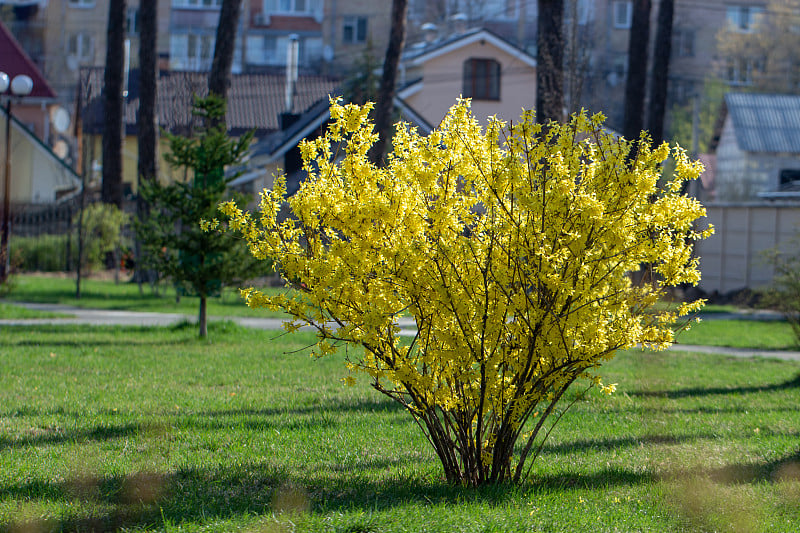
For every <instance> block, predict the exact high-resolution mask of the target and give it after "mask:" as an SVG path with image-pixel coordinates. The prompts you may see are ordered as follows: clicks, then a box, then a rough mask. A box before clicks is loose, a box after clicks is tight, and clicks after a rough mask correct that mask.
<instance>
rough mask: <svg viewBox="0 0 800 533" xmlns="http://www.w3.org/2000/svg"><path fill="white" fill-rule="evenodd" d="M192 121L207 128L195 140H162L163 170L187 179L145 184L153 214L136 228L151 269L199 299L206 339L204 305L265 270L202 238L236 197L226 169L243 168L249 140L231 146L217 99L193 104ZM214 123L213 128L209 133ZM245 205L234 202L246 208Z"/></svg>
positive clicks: (221, 236)
mask: <svg viewBox="0 0 800 533" xmlns="http://www.w3.org/2000/svg"><path fill="white" fill-rule="evenodd" d="M194 113H195V114H196V115H199V116H200V117H201V118H202V120H203V121H204V122H205V124H206V125H205V127H204V128H203V129H202V130H201V131H200V133H199V134H198V135H196V136H192V137H183V136H180V135H172V134H169V133H166V134H165V136H166V137H167V140H168V143H169V152H168V153H167V154H166V155H165V159H166V160H167V162H168V163H169V164H170V165H171V166H172V167H173V168H177V169H183V170H185V171H186V173H187V175H188V180H187V181H186V182H173V183H169V184H161V183H159V182H158V181H155V180H152V181H143V182H142V183H141V184H140V187H141V195H142V198H143V199H144V201H145V202H146V203H147V205H148V206H149V207H150V209H149V210H148V213H147V217H145V219H144V220H143V221H141V222H140V223H138V224H137V234H138V237H139V239H140V240H141V242H142V247H143V249H144V251H145V254H144V256H145V257H146V258H147V261H148V263H149V264H148V265H147V266H148V267H150V268H153V269H154V270H155V271H157V272H160V273H161V274H162V275H163V276H165V277H168V278H170V279H171V280H172V281H173V283H174V284H175V285H176V287H177V288H178V290H179V291H181V292H183V293H184V294H188V295H191V296H197V297H199V298H200V308H199V312H198V324H199V334H200V336H201V337H205V336H207V335H208V313H207V302H208V298H209V297H212V296H215V295H217V294H219V292H220V290H221V288H222V286H224V285H226V284H230V283H232V282H234V281H239V282H242V281H244V280H247V279H249V278H252V277H255V276H256V275H257V274H259V273H262V272H263V271H264V270H266V269H265V268H264V266H263V264H261V265H259V264H258V263H256V261H255V260H254V259H253V258H252V257H251V256H250V255H249V254H248V253H247V248H246V247H245V246H244V245H243V243H242V242H241V239H236V238H234V236H233V235H232V234H230V233H220V232H206V231H203V230H202V229H201V227H200V224H201V222H202V221H203V220H204V219H208V218H211V217H213V216H214V214H215V212H216V206H217V205H218V204H219V203H220V202H222V201H224V200H226V199H229V198H231V197H233V196H235V195H233V194H232V193H231V192H230V191H229V190H228V181H229V180H228V179H226V176H225V168H226V167H228V166H230V165H235V164H237V163H240V162H241V160H242V158H243V157H244V156H245V155H246V154H247V151H248V149H249V147H250V142H251V141H252V138H253V134H252V132H248V133H245V134H244V135H242V136H241V137H239V138H238V139H234V138H230V137H229V136H228V134H227V132H226V131H225V126H224V124H222V123H219V122H218V119H219V117H220V116H224V113H225V101H224V100H223V99H222V98H221V97H219V96H217V95H215V94H212V95H209V96H208V97H206V98H198V99H196V101H195V106H194ZM212 123H215V125H211V124H212ZM243 200H244V198H237V201H236V202H234V204H235V205H236V204H237V202H238V204H239V205H243V203H244V201H243Z"/></svg>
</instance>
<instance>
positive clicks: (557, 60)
mask: <svg viewBox="0 0 800 533" xmlns="http://www.w3.org/2000/svg"><path fill="white" fill-rule="evenodd" d="M537 24H538V35H537V37H536V48H537V51H536V65H537V67H536V117H537V120H538V121H539V122H540V123H545V122H547V121H549V120H554V121H556V122H563V121H564V116H563V115H564V0H539V18H538V21H537Z"/></svg>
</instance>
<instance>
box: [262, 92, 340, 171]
mask: <svg viewBox="0 0 800 533" xmlns="http://www.w3.org/2000/svg"><path fill="white" fill-rule="evenodd" d="M329 109H330V100H329V98H327V97H326V98H320V99H319V100H318V101H317V102H316V103H315V104H314V105H313V106H311V107H309V108H308V109H307V110H306V112H305V113H303V114H302V115H300V116H299V117H298V118H297V120H296V121H295V122H294V123H293V124H292V125H291V126H289V127H288V128H286V129H285V130H279V131H275V132H273V133H270V134H269V135H267V136H266V137H264V138H263V139H262V140H260V141H259V142H257V143H256V144H254V145H253V146H252V147H251V149H250V157H251V159H252V158H254V157H257V156H266V157H267V158H268V159H270V158H272V157H273V156H278V155H283V154H284V153H285V152H286V151H287V150H288V149H290V148H292V147H293V146H297V144H298V143H299V142H300V140H301V139H302V135H305V134H307V133H308V132H307V130H309V129H314V128H316V127H319V126H320V125H321V124H322V123H324V122H326V121H327V120H328V118H329V117H330V112H329ZM298 136H301V137H300V138H298V139H296V140H295V138H297V137H298Z"/></svg>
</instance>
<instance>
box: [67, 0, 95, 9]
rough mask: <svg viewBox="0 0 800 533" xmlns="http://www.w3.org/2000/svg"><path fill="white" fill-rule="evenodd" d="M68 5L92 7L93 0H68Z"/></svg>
mask: <svg viewBox="0 0 800 533" xmlns="http://www.w3.org/2000/svg"><path fill="white" fill-rule="evenodd" d="M69 5H70V7H94V0H69Z"/></svg>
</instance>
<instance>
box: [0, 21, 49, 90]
mask: <svg viewBox="0 0 800 533" xmlns="http://www.w3.org/2000/svg"><path fill="white" fill-rule="evenodd" d="M0 71H2V72H5V73H6V74H8V77H9V78H10V79H14V76H17V75H19V74H27V75H28V76H30V77H31V79H32V80H33V91H31V94H30V95H28V98H31V97H32V98H47V99H54V98H55V97H56V92H55V91H54V90H53V88H52V87H50V84H49V83H47V80H45V79H44V76H43V75H42V73H41V72H39V69H38V68H36V65H35V64H34V62H33V60H31V58H30V56H28V54H26V53H25V50H23V49H22V47H21V46H20V44H19V43H18V42H17V40H16V39H15V38H14V36H13V35H12V34H11V32H10V31H9V30H8V28H6V27H5V25H4V24H3V23H2V22H0Z"/></svg>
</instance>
